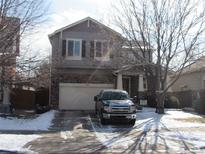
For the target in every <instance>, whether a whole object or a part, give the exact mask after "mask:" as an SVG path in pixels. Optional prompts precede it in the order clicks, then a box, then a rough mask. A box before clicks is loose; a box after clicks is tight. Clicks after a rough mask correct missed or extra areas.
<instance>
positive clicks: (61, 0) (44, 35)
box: [21, 0, 115, 56]
mask: <svg viewBox="0 0 205 154" xmlns="http://www.w3.org/2000/svg"><path fill="white" fill-rule="evenodd" d="M47 1H48V3H49V10H48V12H47V13H46V14H48V15H47V16H46V18H47V20H46V22H44V23H41V24H40V25H38V26H37V27H36V28H35V29H34V32H33V33H31V34H29V35H26V36H24V38H23V39H22V41H21V44H22V46H29V49H30V53H29V54H34V55H35V54H36V55H39V54H40V55H42V56H46V55H49V53H50V52H51V45H50V42H49V40H48V34H51V33H52V32H54V31H55V30H57V29H59V28H62V27H64V26H67V25H69V24H71V23H73V22H76V21H78V20H81V19H83V18H86V17H88V16H89V17H92V18H94V19H96V20H98V21H100V22H102V23H104V24H105V25H107V26H110V27H111V28H112V25H113V23H112V18H111V16H110V9H111V6H112V3H113V2H114V1H115V0H47Z"/></svg>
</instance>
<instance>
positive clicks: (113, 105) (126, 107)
mask: <svg viewBox="0 0 205 154" xmlns="http://www.w3.org/2000/svg"><path fill="white" fill-rule="evenodd" d="M94 101H95V112H96V114H97V115H98V116H99V118H100V121H101V123H102V124H107V123H108V121H110V120H112V119H120V120H121V119H125V120H126V121H127V122H129V124H131V125H134V124H135V120H136V106H135V104H134V103H133V102H132V100H131V98H130V97H129V95H128V93H127V92H126V91H123V90H116V89H108V90H102V91H101V92H100V93H99V94H98V95H97V96H95V97H94Z"/></svg>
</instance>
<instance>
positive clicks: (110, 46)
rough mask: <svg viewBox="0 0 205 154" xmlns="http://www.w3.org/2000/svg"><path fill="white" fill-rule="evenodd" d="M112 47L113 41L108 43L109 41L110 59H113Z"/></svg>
mask: <svg viewBox="0 0 205 154" xmlns="http://www.w3.org/2000/svg"><path fill="white" fill-rule="evenodd" d="M113 49H114V48H113V42H112V41H110V43H109V51H110V52H109V56H110V59H113V57H114V55H113V54H114V53H113V52H114V50H113Z"/></svg>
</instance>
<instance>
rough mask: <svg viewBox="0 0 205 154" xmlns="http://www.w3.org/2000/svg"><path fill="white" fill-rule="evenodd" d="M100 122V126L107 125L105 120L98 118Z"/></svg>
mask: <svg viewBox="0 0 205 154" xmlns="http://www.w3.org/2000/svg"><path fill="white" fill-rule="evenodd" d="M100 122H101V124H102V125H107V124H108V121H107V119H105V118H100Z"/></svg>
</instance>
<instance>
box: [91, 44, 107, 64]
mask: <svg viewBox="0 0 205 154" xmlns="http://www.w3.org/2000/svg"><path fill="white" fill-rule="evenodd" d="M94 51H95V59H96V60H109V57H110V56H109V52H108V43H107V41H95V42H94Z"/></svg>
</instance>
